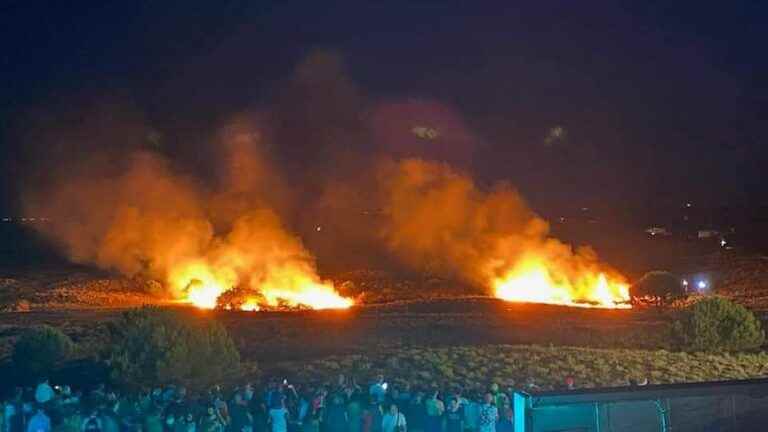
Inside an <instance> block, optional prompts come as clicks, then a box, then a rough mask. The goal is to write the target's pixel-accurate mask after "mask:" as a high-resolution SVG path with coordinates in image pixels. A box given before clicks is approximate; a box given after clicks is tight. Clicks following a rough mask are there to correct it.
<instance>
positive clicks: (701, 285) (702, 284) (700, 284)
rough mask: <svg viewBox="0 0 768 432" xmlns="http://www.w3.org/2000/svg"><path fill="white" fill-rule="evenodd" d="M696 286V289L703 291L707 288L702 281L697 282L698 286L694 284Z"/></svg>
mask: <svg viewBox="0 0 768 432" xmlns="http://www.w3.org/2000/svg"><path fill="white" fill-rule="evenodd" d="M696 286H698V287H699V289H704V288H706V287H707V282H705V281H703V280H702V281H699V283H698V284H696Z"/></svg>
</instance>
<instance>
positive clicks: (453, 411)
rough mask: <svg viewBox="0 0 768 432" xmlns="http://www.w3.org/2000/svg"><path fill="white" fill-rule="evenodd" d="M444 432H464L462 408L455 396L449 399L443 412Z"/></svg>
mask: <svg viewBox="0 0 768 432" xmlns="http://www.w3.org/2000/svg"><path fill="white" fill-rule="evenodd" d="M445 431H446V432H464V408H462V406H461V405H460V404H459V399H458V398H457V397H456V396H454V397H453V398H452V399H451V402H450V403H449V404H448V409H446V411H445Z"/></svg>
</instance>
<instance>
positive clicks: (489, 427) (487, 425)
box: [478, 393, 499, 432]
mask: <svg viewBox="0 0 768 432" xmlns="http://www.w3.org/2000/svg"><path fill="white" fill-rule="evenodd" d="M498 420H499V410H498V408H496V405H494V404H493V395H492V394H491V393H486V394H485V400H484V403H483V404H482V405H481V406H480V415H479V421H478V424H479V429H478V430H479V431H480V432H496V422H497V421H498Z"/></svg>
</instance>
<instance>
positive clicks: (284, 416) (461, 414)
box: [0, 375, 514, 432]
mask: <svg viewBox="0 0 768 432" xmlns="http://www.w3.org/2000/svg"><path fill="white" fill-rule="evenodd" d="M510 401H511V394H510V393H509V391H507V392H505V391H503V390H501V389H500V388H499V386H498V385H496V384H493V385H490V386H489V387H488V388H487V389H484V390H483V391H478V390H472V391H465V390H464V389H462V388H460V387H458V386H456V387H451V388H446V389H441V388H438V387H433V388H429V389H417V388H411V386H410V385H408V384H407V383H405V384H403V383H401V384H398V385H395V384H389V383H388V382H387V381H386V380H385V377H384V376H383V375H378V376H376V377H375V378H374V379H373V381H372V382H370V383H366V384H364V385H360V384H358V383H357V382H356V381H355V380H353V379H348V378H347V377H346V376H344V375H340V376H339V377H338V379H337V380H335V382H333V383H323V384H312V385H299V384H294V383H291V382H289V381H288V380H287V379H282V380H281V379H272V380H269V381H268V382H267V383H266V384H265V385H264V386H262V387H260V388H257V387H256V386H254V385H253V384H245V385H243V386H240V387H235V388H232V389H229V390H228V391H224V390H223V389H222V388H221V387H218V386H216V387H213V388H211V389H209V390H208V391H205V392H202V393H196V394H192V393H191V392H188V391H187V390H186V389H185V387H183V386H176V385H168V386H164V387H159V388H154V389H148V390H145V391H141V392H133V393H120V392H118V391H116V390H113V389H108V388H106V387H105V386H103V385H102V386H98V387H96V388H94V389H91V390H90V391H87V392H85V393H84V392H81V391H73V389H71V388H70V387H69V386H52V385H51V384H50V383H49V382H48V381H47V380H42V381H41V382H40V383H39V384H38V385H37V386H36V388H26V389H24V388H17V389H16V391H15V394H14V395H13V396H12V397H11V398H9V399H8V400H6V401H5V402H4V403H3V406H2V412H1V413H0V414H1V418H0V424H1V425H2V429H0V431H2V432H407V431H412V432H419V431H421V432H511V431H512V430H513V429H514V425H513V411H512V407H511V403H510Z"/></svg>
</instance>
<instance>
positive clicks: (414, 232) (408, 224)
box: [378, 159, 622, 300]
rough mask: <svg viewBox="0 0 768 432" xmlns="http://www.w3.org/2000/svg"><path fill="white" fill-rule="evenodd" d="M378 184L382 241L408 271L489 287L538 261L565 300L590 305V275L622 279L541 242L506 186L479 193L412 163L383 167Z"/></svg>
mask: <svg viewBox="0 0 768 432" xmlns="http://www.w3.org/2000/svg"><path fill="white" fill-rule="evenodd" d="M378 179H379V183H380V187H381V190H380V197H381V200H382V206H383V213H384V215H385V217H384V225H383V227H382V230H381V235H382V238H383V239H384V241H385V242H386V245H387V247H388V248H389V249H390V250H391V251H392V252H393V253H394V254H396V255H397V256H399V257H400V258H401V259H402V260H404V261H405V262H406V263H408V264H410V265H412V266H414V267H417V268H426V269H429V270H430V271H436V272H440V273H442V274H447V275H453V276H458V277H460V278H463V279H465V280H468V281H469V282H471V283H473V284H475V285H480V286H483V287H486V288H488V289H497V288H498V287H497V286H494V285H495V283H500V281H502V280H503V279H504V278H506V277H509V275H510V272H515V271H518V270H519V269H520V266H521V265H523V264H524V265H529V264H530V265H534V266H539V263H541V266H542V271H543V272H544V273H546V275H545V276H546V277H547V278H551V282H552V283H554V284H557V285H561V286H568V287H569V289H570V290H571V291H573V292H572V293H570V294H571V297H572V298H571V299H572V300H590V295H591V294H590V293H589V292H588V291H590V290H592V289H593V288H594V287H593V285H594V280H592V279H593V278H595V277H597V276H593V275H599V274H605V275H607V276H609V277H612V278H615V279H617V280H622V278H621V277H620V276H619V275H618V274H616V273H615V272H614V271H612V270H611V269H609V268H607V267H606V266H604V265H603V264H601V263H600V262H599V261H598V259H597V255H596V254H595V253H594V251H593V250H592V249H590V248H587V247H582V248H579V249H577V250H574V249H573V248H572V247H571V246H569V245H567V244H564V243H562V242H560V241H558V240H557V239H554V238H551V237H549V236H548V224H547V223H546V221H544V220H543V219H542V218H540V217H539V216H537V215H536V214H535V213H534V212H533V211H532V210H531V209H530V208H529V207H528V206H527V204H526V203H525V201H524V200H523V198H522V197H521V196H520V194H519V193H518V192H517V191H516V190H514V189H513V188H512V187H511V186H510V185H509V184H506V183H500V184H497V185H496V186H494V187H493V188H492V189H491V190H490V191H483V190H481V189H480V188H478V187H477V185H476V184H475V183H474V182H473V180H472V179H471V178H470V177H469V176H468V175H466V174H463V173H460V172H457V171H455V170H454V169H453V168H451V167H450V166H449V165H446V164H443V163H437V162H430V161H424V160H420V159H405V160H401V161H398V162H388V163H384V164H382V165H381V166H380V169H379V170H378ZM516 269H518V270H516ZM525 270H528V269H525ZM537 271H538V269H537ZM585 278H586V279H585ZM582 291H583V292H582Z"/></svg>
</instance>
